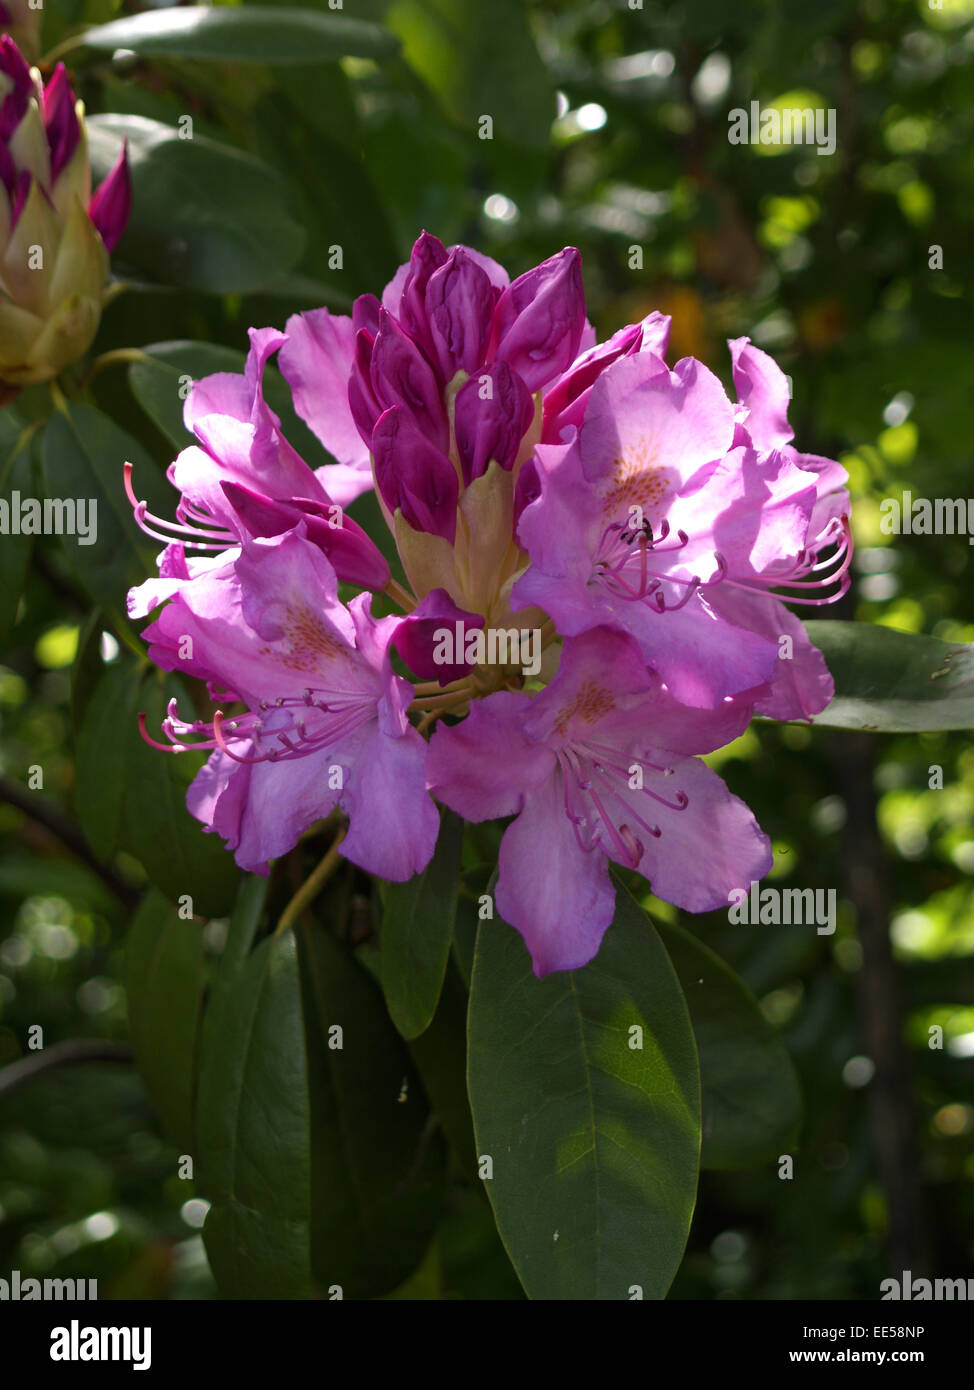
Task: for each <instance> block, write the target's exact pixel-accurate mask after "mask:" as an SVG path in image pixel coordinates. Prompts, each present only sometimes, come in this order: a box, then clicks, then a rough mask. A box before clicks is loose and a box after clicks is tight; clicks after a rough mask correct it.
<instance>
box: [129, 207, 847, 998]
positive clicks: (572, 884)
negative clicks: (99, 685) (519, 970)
mask: <svg viewBox="0 0 974 1390" xmlns="http://www.w3.org/2000/svg"><path fill="white" fill-rule="evenodd" d="M668 336H669V320H668V319H667V318H665V317H664V316H663V315H661V314H658V313H653V314H650V315H648V316H647V317H646V318H645V319H644V320H643V321H642V322H641V323H638V324H633V325H630V326H628V327H626V328H624V329H622V330H620V331H619V332H618V333H616V334H615V335H614V336H613V337H612V338H610V339H609V340H608V341H606V342H604V343H602V344H598V343H597V342H596V340H595V334H594V332H593V330H592V328H591V327H590V325H589V324H588V322H587V320H586V316H585V303H584V297H583V291H582V280H581V258H580V256H579V254H578V252H577V251H575V250H573V249H570V248H569V249H566V250H564V251H562V252H560V253H559V254H558V255H556V256H553V257H552V258H551V259H549V260H547V261H545V262H544V263H542V264H541V265H539V266H537V267H536V268H534V269H533V270H530V271H528V272H527V273H526V274H524V275H522V276H521V277H520V278H519V279H516V280H514V281H513V282H510V281H509V279H508V276H507V274H506V272H505V271H504V270H503V269H502V267H501V266H499V265H497V264H496V263H495V262H494V261H492V260H490V259H488V258H487V257H485V256H482V255H480V254H479V253H477V252H475V251H473V250H471V249H469V248H466V247H460V246H455V247H452V248H447V247H445V246H443V244H442V243H441V242H440V241H438V240H437V239H436V238H435V237H433V236H430V235H428V234H425V233H424V235H423V236H421V237H420V239H419V240H418V241H417V243H416V245H415V247H414V248H413V252H412V256H411V258H410V260H409V262H408V263H407V264H406V265H404V266H402V267H400V269H399V271H398V272H397V274H396V276H395V277H394V278H393V280H392V281H391V282H390V284H389V285H387V286H386V289H385V291H384V293H383V295H382V298H381V300H380V299H378V298H376V297H375V296H373V295H365V296H362V297H361V298H360V299H358V300H357V301H356V303H355V305H354V308H353V313H352V315H351V317H344V316H336V315H333V314H331V313H329V311H328V310H326V309H320V310H316V311H313V312H310V313H307V314H302V315H297V316H295V317H294V318H292V319H291V320H289V322H288V323H287V325H286V330H285V332H284V333H279V332H276V331H275V330H273V329H262V330H257V331H252V332H251V351H250V355H249V358H248V362H247V368H246V371H245V373H244V374H243V375H242V376H234V375H227V374H222V375H219V376H214V377H208V378H206V379H205V380H203V381H201V382H199V383H197V385H196V386H195V387H194V390H193V391H192V393H191V394H190V397H189V399H188V400H187V403H186V411H185V420H186V424H187V427H188V429H190V430H191V431H192V432H193V434H194V435H195V437H196V443H195V444H193V445H192V446H191V447H190V448H188V449H186V450H184V451H183V453H182V454H180V456H179V458H178V459H177V460H176V461H175V463H174V464H173V465H172V466H171V468H170V470H169V479H170V481H171V482H172V483H173V484H174V486H175V487H176V488H177V489H178V490H179V492H180V494H181V495H180V500H179V503H178V506H177V509H176V520H175V521H173V522H170V521H167V520H165V519H163V518H160V517H157V516H153V515H151V514H149V513H148V512H147V510H146V506H145V503H144V502H140V501H138V499H137V495H136V491H135V489H134V487H133V481H132V478H131V469H130V468H129V467H127V468H126V485H127V488H128V490H129V496H130V499H131V501H132V504H133V507H134V509H135V516H136V519H137V521H138V522H139V524H140V525H141V526H142V527H143V528H144V529H145V530H147V531H148V532H149V533H150V534H152V535H154V536H157V537H158V538H159V539H161V540H163V541H165V542H166V548H165V550H164V551H163V552H162V555H161V556H160V562H159V570H160V573H159V576H158V577H156V578H152V579H149V580H147V581H146V582H145V583H144V584H142V585H140V586H138V588H136V589H134V590H133V591H132V592H131V594H130V596H129V611H130V613H131V615H132V616H133V617H139V616H146V615H147V614H148V613H150V612H151V611H153V610H155V609H158V608H160V606H161V611H160V612H159V613H158V614H157V616H156V617H155V620H154V621H153V622H152V624H151V625H150V626H149V627H148V628H146V630H145V633H144V636H145V638H146V639H147V641H148V642H149V644H150V646H149V653H150V656H151V657H152V659H153V660H154V661H155V662H156V663H157V664H158V665H159V666H161V667H162V668H164V669H166V670H181V671H184V672H186V673H187V674H189V675H192V676H196V677H199V678H201V679H203V680H205V681H206V682H207V683H208V686H209V689H210V692H211V694H212V695H213V697H214V698H215V699H219V700H221V701H223V702H224V703H226V704H230V703H232V704H233V705H234V706H236V709H235V710H228V711H225V710H224V709H222V708H221V709H218V710H217V711H216V712H215V713H214V715H213V717H212V719H210V720H198V719H192V720H189V721H186V720H184V719H183V718H181V716H180V713H179V710H178V708H177V707H176V705H175V704H174V705H173V706H172V707H171V708H170V711H169V715H168V717H167V719H166V720H165V722H164V724H163V732H164V733H165V735H166V738H167V740H168V742H166V743H158V744H157V746H158V747H161V748H164V749H166V750H167V751H169V752H181V751H186V750H188V749H191V748H195V749H199V748H204V749H207V750H209V754H210V756H209V758H208V761H207V763H206V765H205V767H204V768H203V769H202V770H201V772H200V773H199V775H198V776H197V778H196V780H195V782H194V783H193V786H192V787H191V789H190V793H189V799H188V805H189V808H190V810H191V811H192V813H193V814H194V815H195V816H196V817H197V818H198V819H199V820H201V821H202V822H203V824H204V825H205V827H206V828H207V829H208V830H210V831H212V832H214V833H216V834H219V835H220V836H221V837H222V838H223V839H224V840H225V841H226V843H227V845H228V847H229V848H231V849H232V850H233V851H234V854H235V856H236V859H237V862H238V863H239V864H240V865H241V867H243V868H245V869H248V870H251V871H254V872H258V873H266V872H267V871H268V868H269V863H270V861H271V860H272V859H274V858H276V857H277V856H279V855H281V854H283V853H285V852H286V851H287V850H288V849H290V848H291V847H292V846H293V845H294V844H295V842H296V841H297V839H298V837H299V836H300V835H301V834H302V833H303V832H304V831H305V830H306V829H307V828H308V827H309V826H310V825H311V824H312V823H313V822H314V821H316V820H318V819H320V818H323V817H325V816H327V815H329V814H330V813H331V812H332V811H333V810H335V809H336V808H340V809H341V810H342V811H343V812H344V813H345V814H346V816H347V817H348V822H349V825H348V833H347V836H346V838H345V839H344V840H343V842H342V846H341V852H342V854H343V855H345V857H346V858H348V859H350V860H351V861H352V862H354V863H356V864H358V865H360V866H361V867H362V868H363V869H365V870H367V871H368V872H371V873H374V874H377V875H379V876H380V877H383V878H387V879H392V880H403V879H406V878H408V877H410V876H411V875H412V874H413V873H416V872H418V871H420V870H421V869H422V868H423V867H424V866H425V865H426V863H427V862H428V861H429V858H430V856H431V855H432V852H433V848H434V845H435V841H436V834H437V828H438V824H439V820H438V816H437V814H436V809H435V805H434V800H433V798H435V799H436V800H438V801H440V802H441V803H443V804H444V805H446V806H449V807H451V808H452V809H453V810H454V811H456V812H457V813H458V814H460V815H462V816H463V817H465V818H466V819H468V820H471V821H483V820H488V819H496V818H501V817H515V819H514V820H513V822H512V823H511V824H510V825H509V826H508V827H507V828H506V830H505V832H504V836H503V839H502V841H501V847H500V857H499V876H498V882H497V889H496V896H497V905H498V909H499V911H500V912H501V913H502V915H503V916H504V917H505V918H506V919H507V921H509V922H510V923H511V924H512V925H513V926H515V927H517V929H518V930H519V931H520V932H521V933H522V935H523V936H524V939H525V941H526V943H527V945H528V947H529V949H530V951H531V954H532V957H533V960H534V967H535V970H536V972H537V973H538V974H545V973H546V972H548V971H550V970H557V969H573V968H576V967H578V966H580V965H583V964H584V963H585V962H586V961H588V960H590V959H591V958H592V956H593V955H594V954H595V952H596V951H597V950H598V946H599V942H600V940H601V937H602V935H603V933H604V931H605V930H606V927H607V926H608V925H609V923H610V921H611V919H612V913H613V901H614V893H613V889H612V886H611V880H610V878H609V875H608V866H609V862H610V861H614V862H616V863H618V864H621V865H623V866H625V867H627V868H638V869H639V870H640V872H642V873H644V874H645V875H646V877H647V878H648V879H649V880H650V881H651V883H652V887H653V890H654V891H655V892H656V893H657V894H658V895H659V896H661V897H664V898H666V899H667V900H668V901H670V902H673V903H675V904H677V905H678V906H680V907H683V908H685V909H687V910H688V911H693V912H701V911H707V910H711V909H714V908H717V907H722V906H726V904H727V902H728V901H730V900H731V895H732V894H734V893H736V892H738V891H740V890H741V889H746V888H747V886H748V885H749V884H750V882H751V881H752V880H756V879H760V878H761V877H763V875H764V874H765V873H767V872H768V870H769V868H770V865H771V850H770V844H769V842H768V840H767V837H766V836H765V835H763V834H762V832H761V830H760V828H759V827H758V826H757V824H756V822H755V820H754V817H753V816H752V814H751V812H750V811H749V810H748V808H747V807H746V806H744V805H743V803H742V802H740V801H739V800H737V798H735V797H733V796H732V795H731V794H730V793H729V791H728V790H727V788H726V787H725V786H724V784H723V783H722V782H721V781H720V779H719V778H718V777H717V776H716V774H715V773H713V772H712V771H711V770H710V769H709V768H708V767H706V765H705V764H703V763H702V762H701V761H700V759H699V758H698V757H697V756H695V755H697V754H701V753H706V752H709V751H712V750H713V749H715V748H718V747H721V746H722V745H724V744H726V743H728V742H729V741H730V740H732V739H734V738H736V737H737V736H738V735H739V734H740V733H741V732H743V730H744V729H745V728H746V726H747V724H748V722H749V721H750V719H751V717H752V716H753V715H754V714H755V713H759V714H765V715H770V716H771V717H774V718H778V719H808V718H810V717H812V716H813V715H814V714H816V713H817V712H818V711H820V710H821V709H823V708H824V706H825V705H826V704H827V702H828V700H829V699H830V698H831V695H832V682H831V679H830V677H829V674H828V671H827V669H826V668H825V664H824V662H823V660H822V657H821V654H820V653H819V652H817V651H816V650H815V648H813V647H812V646H811V644H810V642H809V640H808V638H807V636H806V634H805V630H804V628H803V627H802V625H801V623H799V622H798V620H797V619H796V618H795V617H794V615H793V614H792V612H790V611H789V609H788V608H786V607H785V603H786V602H787V603H797V604H816V605H817V604H821V603H828V602H831V601H833V600H834V599H835V598H837V597H839V596H840V595H841V594H842V593H843V592H844V590H845V587H846V585H847V582H848V580H847V568H848V564H849V558H850V548H851V543H850V538H849V529H848V521H847V514H848V497H847V495H846V493H845V491H844V482H845V473H844V471H843V470H842V469H841V467H840V466H839V465H838V464H837V463H834V462H833V461H831V460H828V459H824V458H819V457H817V456H815V455H810V454H803V453H799V452H798V451H797V450H796V449H795V448H794V447H793V446H792V444H791V442H790V441H791V438H792V435H791V430H790V428H789V425H788V420H787V406H788V395H789V391H788V383H787V379H786V378H785V377H784V375H783V374H782V372H781V371H780V369H779V368H778V367H777V366H776V364H775V363H774V362H773V361H772V360H771V359H770V358H769V357H768V356H767V355H766V354H764V353H762V352H760V351H758V350H757V349H756V348H754V347H752V346H751V344H750V343H749V341H748V340H747V339H746V338H741V339H738V340H736V341H734V342H732V343H731V344H730V348H731V358H732V366H733V376H734V384H735V387H736V391H737V397H738V399H737V401H736V402H733V401H731V400H730V399H728V397H727V395H726V394H725V392H724V389H723V387H722V386H721V384H720V382H719V381H718V380H717V378H716V377H715V376H714V375H713V374H712V373H711V372H710V371H708V369H707V368H706V367H704V366H703V365H702V364H701V363H699V362H697V361H695V360H694V359H692V358H687V359H684V360H683V361H681V362H678V363H677V364H676V366H675V367H674V368H672V369H671V368H669V367H668V366H667V363H666V360H665V357H666V351H667V345H668ZM273 353H277V355H278V363H279V365H280V368H281V370H282V372H283V374H284V376H285V378H286V379H287V381H288V383H289V385H290V387H291V391H292V395H293V398H294V403H295V408H296V410H297V411H298V413H299V415H300V416H301V417H302V418H303V419H304V420H305V421H306V423H307V424H308V425H309V427H310V428H311V430H312V431H313V432H314V433H315V434H316V435H317V437H318V439H319V440H320V441H321V443H322V444H323V445H324V447H325V449H326V450H327V451H328V452H329V453H330V454H331V456H332V458H333V459H334V460H335V462H333V463H330V464H324V465H323V466H320V467H318V468H317V469H313V468H312V467H311V466H310V465H309V464H308V463H307V462H306V461H305V460H304V459H302V458H301V457H300V456H299V455H298V454H297V453H296V452H295V450H294V449H293V448H292V447H291V445H290V444H289V443H288V442H287V440H286V439H285V438H284V436H283V433H282V431H281V424H280V420H279V419H278V417H277V416H276V415H275V414H274V413H273V412H272V411H271V410H270V409H269V407H268V406H267V404H266V402H265V400H264V397H263V391H262V384H261V383H262V376H263V371H264V367H265V364H266V362H267V361H268V359H269V357H270V356H271V355H272V354H273ZM373 486H374V488H375V492H376V496H377V499H378V503H379V507H380V509H381V512H382V515H383V517H384V520H385V522H386V524H387V525H388V528H389V530H390V532H391V534H392V536H393V537H394V540H395V544H396V548H397V550H398V554H399V557H400V559H401V562H402V567H403V572H404V574H405V577H406V580H407V582H408V586H409V587H404V586H402V585H400V584H399V583H398V582H396V581H395V580H394V579H393V578H392V577H391V575H390V570H389V565H388V564H387V562H386V560H385V559H384V558H383V555H382V553H381V552H380V550H379V548H378V547H377V546H376V545H375V543H374V541H373V539H372V538H371V537H369V536H368V535H366V533H365V532H364V531H363V530H362V528H361V527H359V526H357V525H356V524H355V523H354V522H352V520H351V518H349V517H347V516H346V515H345V511H344V508H345V507H346V506H348V505H349V504H350V503H351V502H353V501H354V499H355V498H356V497H357V496H358V495H359V494H361V493H362V492H364V491H365V490H366V489H368V488H370V487H373ZM340 583H345V584H351V585H354V586H356V587H358V588H359V589H361V590H362V592H360V593H359V594H358V595H357V596H356V597H354V598H353V599H352V600H351V602H350V603H348V604H347V605H346V603H345V602H343V597H342V596H341V595H340V593H339V584H340ZM378 593H382V594H383V595H384V596H385V597H384V598H383V604H384V605H385V606H386V607H388V606H389V600H390V599H391V600H392V601H393V603H395V604H396V605H397V606H398V607H399V608H400V609H401V610H402V611H401V612H400V613H399V614H395V615H390V616H385V617H379V616H376V615H375V614H373V612H372V602H373V597H374V596H375V595H376V594H378ZM502 638H503V639H504V640H501V639H502ZM511 639H513V640H511ZM526 650H530V652H531V660H530V662H525V659H524V656H525V651H526ZM535 658H536V659H535ZM403 672H407V673H408V675H407V674H403ZM143 733H144V734H145V736H146V737H147V738H149V735H148V733H147V732H146V731H145V729H144V724H143ZM149 741H150V742H153V741H154V740H152V739H151V738H150V740H149Z"/></svg>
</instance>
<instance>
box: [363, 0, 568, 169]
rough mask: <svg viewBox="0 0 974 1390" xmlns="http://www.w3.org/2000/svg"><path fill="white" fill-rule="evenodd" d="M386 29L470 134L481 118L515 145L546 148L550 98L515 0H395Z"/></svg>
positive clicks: (546, 78) (551, 117)
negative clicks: (482, 1) (473, 0)
mask: <svg viewBox="0 0 974 1390" xmlns="http://www.w3.org/2000/svg"><path fill="white" fill-rule="evenodd" d="M388 17H389V24H390V26H391V28H393V29H394V30H395V31H396V32H397V33H398V34H400V35H401V36H402V38H403V41H404V43H405V57H406V59H407V61H408V62H409V64H410V65H411V66H412V67H413V68H414V69H415V70H416V71H417V72H418V73H419V75H420V76H421V77H422V78H423V79H424V80H425V81H426V82H428V83H429V85H430V86H431V87H432V88H433V90H434V91H435V92H436V94H437V96H439V98H440V100H441V101H442V102H443V104H444V105H445V107H446V108H447V110H448V111H449V112H450V114H451V116H453V117H454V119H455V120H456V121H458V122H459V123H461V124H463V125H465V126H467V127H468V129H469V130H470V131H471V133H474V134H475V133H476V131H477V123H478V121H479V120H480V118H481V116H483V115H485V114H486V115H490V116H492V117H493V120H494V124H495V126H496V128H497V130H498V131H499V132H501V133H503V134H504V135H506V136H508V137H509V138H510V139H511V140H514V141H517V143H518V144H520V145H522V146H523V145H529V146H534V147H536V148H540V147H543V146H545V145H547V143H548V139H549V137H550V134H551V123H552V121H553V120H554V119H555V113H556V109H555V93H554V88H553V86H552V82H551V78H550V77H549V75H548V70H547V68H546V67H545V65H544V63H543V62H542V61H541V57H540V55H539V53H538V48H537V44H536V43H535V41H534V35H533V33H532V32H531V25H530V23H529V19H528V13H527V9H526V7H525V5H524V4H522V3H521V2H520V0H491V4H489V5H471V4H470V3H469V0H395V2H394V3H393V4H392V5H391V6H390V8H389V16H388Z"/></svg>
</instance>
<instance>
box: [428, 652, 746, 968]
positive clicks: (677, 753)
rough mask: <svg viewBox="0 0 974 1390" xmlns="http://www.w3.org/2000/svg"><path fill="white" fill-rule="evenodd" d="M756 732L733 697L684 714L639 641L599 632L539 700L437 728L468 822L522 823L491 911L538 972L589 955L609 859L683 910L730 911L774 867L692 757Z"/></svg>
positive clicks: (443, 794)
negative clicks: (514, 933) (504, 819)
mask: <svg viewBox="0 0 974 1390" xmlns="http://www.w3.org/2000/svg"><path fill="white" fill-rule="evenodd" d="M747 722H748V714H747V712H746V711H745V710H742V709H741V707H740V706H739V705H735V704H733V703H731V702H728V703H727V704H724V705H722V706H720V707H719V708H718V709H715V710H706V711H702V710H688V709H686V708H685V707H683V706H681V705H680V704H678V703H677V701H675V700H674V699H673V698H672V696H670V695H668V694H667V693H666V692H665V691H664V690H663V689H662V687H661V685H660V682H659V681H658V680H657V679H656V678H655V677H654V676H653V675H652V674H651V673H650V672H649V671H648V670H647V668H646V663H645V661H644V660H643V659H642V657H641V655H640V651H639V648H638V646H637V645H636V643H635V642H634V641H633V640H632V639H631V638H630V637H627V636H625V635H623V634H621V633H616V632H611V631H610V630H609V629H607V628H598V629H596V630H594V631H592V632H587V633H586V634H585V635H584V636H583V637H576V638H572V639H571V640H569V641H567V642H566V643H565V646H564V650H563V652H562V658H561V666H560V668H559V671H558V674H557V676H556V677H555V679H554V680H553V681H552V682H551V684H550V685H548V686H547V687H546V688H545V689H544V690H543V691H542V692H541V693H540V694H539V695H536V696H534V697H533V698H531V697H530V696H528V695H525V694H520V693H515V692H511V693H506V692H498V693H497V694H494V695H491V696H489V697H488V698H487V699H486V700H484V701H483V702H482V703H480V704H476V705H474V706H473V708H472V709H471V711H470V714H469V716H468V717H467V718H466V719H465V720H464V721H463V722H462V723H461V724H458V725H456V726H454V727H445V726H443V725H441V726H440V727H439V728H438V729H437V730H436V733H435V734H434V736H433V739H432V742H431V745H430V759H429V780H430V787H431V789H432V791H433V794H434V795H435V796H437V797H439V798H440V800H442V801H445V802H446V804H447V805H448V806H450V807H452V808H453V810H455V811H457V812H458V813H459V814H460V815H462V816H464V817H466V818H467V819H468V820H472V821H481V820H492V819H494V818H495V817H498V816H511V815H515V816H516V817H517V819H516V820H515V821H514V823H513V824H512V825H510V826H509V827H508V828H507V830H506V831H505V832H504V838H503V839H502V841H501V848H500V859H499V863H498V868H499V875H498V879H497V907H498V910H499V911H500V913H501V914H502V916H503V917H504V918H505V919H506V920H507V921H508V922H510V923H511V924H512V926H515V927H517V929H518V930H519V931H520V933H521V935H522V936H523V937H524V940H525V942H526V943H527V946H528V949H529V951H530V952H531V958H532V960H533V961H534V968H535V973H536V974H538V975H546V974H547V973H548V972H549V971H551V970H571V969H575V968H576V967H578V966H581V965H584V964H585V963H586V962H587V961H589V960H591V958H592V957H593V956H594V955H595V953H596V951H597V950H598V948H599V942H600V941H601V940H602V936H603V934H604V932H605V930H606V928H607V927H608V926H609V924H610V922H611V921H612V914H613V908H614V902H615V892H614V890H613V888H612V885H611V883H610V881H609V874H608V866H609V860H613V861H614V862H615V863H617V864H622V865H624V866H625V867H626V868H630V869H636V868H638V869H640V870H641V871H642V872H643V873H645V874H646V876H647V878H649V879H650V880H651V882H652V884H653V888H654V891H655V892H656V893H657V895H659V896H661V897H663V898H666V899H667V901H669V902H672V903H675V904H676V905H677V906H678V907H683V908H686V909H687V911H689V912H706V911H708V910H710V909H712V908H717V907H725V906H726V905H727V902H728V894H729V893H730V892H731V891H732V890H734V889H737V888H744V889H745V890H746V889H747V886H748V885H749V883H750V882H751V880H752V879H759V878H762V877H763V876H764V875H765V874H766V873H767V872H768V870H769V869H770V867H771V845H770V843H769V841H768V838H767V836H765V835H763V834H762V833H761V831H760V829H759V827H758V825H757V822H756V821H755V819H754V817H753V816H752V814H751V812H750V811H749V810H748V808H747V807H746V806H745V805H744V803H743V802H742V801H739V800H738V798H737V797H735V796H732V795H731V794H730V792H729V791H728V790H727V788H726V787H725V786H724V784H723V782H722V781H721V780H720V778H719V777H718V776H717V774H716V773H715V772H712V771H711V770H710V769H709V768H708V767H706V766H705V765H704V764H703V763H702V762H700V761H699V759H696V758H694V757H692V756H690V755H691V754H693V753H705V752H710V751H711V750H712V749H714V748H719V747H720V746H721V745H722V744H725V743H727V742H729V740H730V739H733V738H736V737H737V735H738V734H740V733H741V732H742V731H743V729H744V727H745V726H746V724H747ZM542 865H543V871H541V872H539V868H540V866H542Z"/></svg>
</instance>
